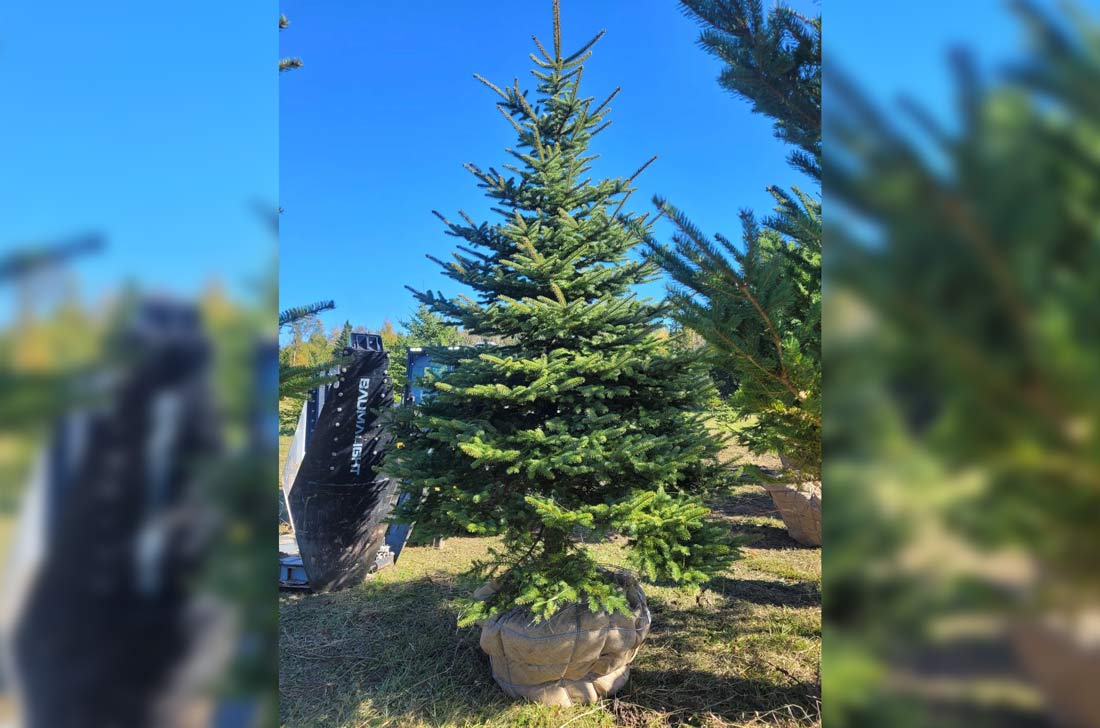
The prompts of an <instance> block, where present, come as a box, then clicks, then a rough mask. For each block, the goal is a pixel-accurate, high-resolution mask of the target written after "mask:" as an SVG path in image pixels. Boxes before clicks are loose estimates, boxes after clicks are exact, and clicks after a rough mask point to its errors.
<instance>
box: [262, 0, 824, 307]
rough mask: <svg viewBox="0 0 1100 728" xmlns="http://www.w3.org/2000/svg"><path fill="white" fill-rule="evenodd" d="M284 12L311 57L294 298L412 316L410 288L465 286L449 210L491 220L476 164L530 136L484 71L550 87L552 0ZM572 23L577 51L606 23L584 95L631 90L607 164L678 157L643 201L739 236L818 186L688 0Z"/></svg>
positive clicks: (292, 169) (577, 12) (292, 102)
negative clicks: (448, 230)
mask: <svg viewBox="0 0 1100 728" xmlns="http://www.w3.org/2000/svg"><path fill="white" fill-rule="evenodd" d="M797 5H799V6H801V7H804V8H807V9H810V10H811V11H813V9H814V8H816V7H818V6H817V4H816V3H814V2H812V0H804V1H802V2H799V3H797ZM283 11H284V12H285V13H286V14H287V16H288V17H289V19H290V21H291V26H290V28H289V29H288V30H286V31H284V32H283V34H282V37H281V46H282V50H283V54H284V55H294V56H300V57H301V58H302V59H303V61H304V63H305V66H304V67H303V68H301V69H298V70H296V71H293V72H290V73H286V74H283V77H282V78H281V79H280V107H281V114H280V196H281V197H280V200H281V204H282V206H283V207H284V213H283V215H282V219H281V228H280V246H279V247H280V261H279V263H280V295H281V306H282V307H287V306H290V305H294V304H303V303H307V302H311V301H315V300H319V299H328V298H331V299H334V300H335V301H336V303H337V309H336V310H335V311H332V312H329V313H327V314H325V315H324V317H323V318H324V320H325V323H326V325H328V326H333V325H337V324H339V323H342V322H343V321H344V320H345V319H347V320H350V321H351V322H352V324H353V325H363V326H367V327H377V326H380V325H381V324H382V322H383V321H384V320H385V319H387V318H388V319H390V320H392V321H393V322H394V324H395V325H396V324H397V323H398V321H399V320H400V319H401V318H404V317H406V316H407V315H408V314H409V313H410V312H411V310H412V309H413V307H414V300H413V298H412V295H411V294H410V293H409V292H408V291H406V290H405V288H404V286H405V285H406V284H408V285H411V286H413V287H414V288H418V289H423V288H427V287H432V288H440V289H442V290H443V291H444V292H446V293H454V292H457V291H458V290H459V289H458V288H457V287H456V286H454V285H451V281H450V280H449V279H446V278H444V277H443V276H442V275H441V274H440V273H439V268H438V266H437V265H436V264H434V263H432V262H430V261H428V260H426V259H425V257H424V256H425V254H429V253H430V254H432V255H435V256H437V257H440V258H443V259H447V258H448V257H449V253H450V251H451V250H452V249H453V244H454V239H453V238H450V237H448V236H446V235H444V233H443V228H442V225H441V224H440V223H439V221H438V220H437V219H436V218H435V217H434V216H433V215H432V214H431V211H432V210H433V209H437V210H439V211H440V212H442V213H444V214H445V215H448V216H452V217H453V216H454V213H455V212H456V211H457V210H459V209H462V210H465V211H466V212H468V213H469V214H471V216H473V217H474V218H475V219H476V220H482V219H486V218H487V214H486V213H487V211H488V210H487V208H488V201H487V200H486V199H485V198H484V197H483V196H482V195H481V190H479V189H478V188H477V186H476V184H475V180H474V178H473V177H472V176H470V174H469V173H468V172H466V171H465V170H464V169H463V168H462V164H463V163H464V162H475V163H477V164H478V165H479V166H483V167H484V166H489V165H493V164H500V163H501V162H504V161H506V155H505V153H504V148H505V147H508V146H512V145H513V143H514V131H513V130H512V129H511V127H510V126H509V125H508V123H507V122H506V121H505V120H504V119H503V118H501V116H500V115H499V113H498V112H497V110H496V108H495V105H494V98H495V96H494V95H493V93H492V92H491V91H490V90H488V89H486V88H485V87H484V86H482V85H481V84H480V83H478V82H477V81H476V80H474V78H473V74H474V73H475V72H477V73H480V74H481V75H483V76H485V77H486V78H488V79H490V80H492V81H494V82H498V83H510V82H511V81H512V79H513V78H516V77H519V78H520V81H521V84H527V85H528V86H533V83H532V82H533V81H534V79H533V78H532V77H531V76H530V74H529V70H530V69H531V68H532V66H533V64H532V62H531V61H530V59H529V58H528V54H529V53H530V52H532V51H533V50H534V45H533V43H532V41H531V35H532V33H534V34H537V35H538V36H539V37H540V38H541V39H543V40H544V42H549V39H550V36H551V14H550V2H549V0H546V1H545V2H543V1H541V0H539V1H537V2H507V1H505V0H477V1H476V2H456V3H443V2H437V3H423V2H419V3H396V2H363V1H362V0H325V1H324V2H317V1H316V0H309V1H306V0H287V1H286V2H285V3H284V5H283ZM562 28H563V30H562V35H563V45H564V47H565V48H566V49H567V50H568V49H570V48H573V49H575V48H577V47H579V46H580V45H581V44H582V43H584V42H585V41H587V40H588V39H589V38H590V37H592V36H593V35H595V34H596V33H597V32H598V31H599V30H601V29H603V28H606V29H607V35H606V36H605V37H604V39H603V40H602V41H600V43H599V44H597V46H596V48H595V55H594V56H593V57H592V59H591V60H590V61H589V62H588V63H587V67H586V70H585V76H584V84H583V87H582V91H584V92H585V93H586V95H590V96H594V97H596V98H597V99H602V98H603V97H604V96H606V95H607V94H608V93H610V92H611V91H612V90H613V89H614V88H615V87H616V86H622V89H623V90H622V93H620V95H619V96H618V97H617V98H616V100H615V101H614V102H613V103H612V113H611V118H612V119H613V121H614V123H613V125H612V126H611V127H610V128H609V129H608V130H607V131H605V132H603V133H602V134H601V135H600V136H599V137H597V138H596V140H595V142H594V145H593V150H594V151H596V152H599V153H600V154H601V155H602V157H601V159H600V160H599V161H598V162H597V165H596V168H595V172H596V173H600V174H604V175H606V176H618V175H624V176H625V175H629V174H630V173H632V172H633V171H634V170H635V169H637V168H638V167H639V166H640V165H641V164H642V163H643V162H645V161H646V159H648V158H649V157H650V156H652V155H653V154H657V155H659V157H660V158H659V159H658V161H657V162H656V163H655V164H653V165H652V166H651V167H650V168H649V169H647V170H646V172H645V173H644V174H643V175H642V176H641V177H640V178H639V180H638V186H639V190H638V192H636V193H635V194H634V196H633V197H632V198H631V202H632V204H633V206H634V209H635V210H638V211H646V210H649V209H651V207H652V205H651V203H650V199H651V198H652V196H653V195H654V194H661V195H664V196H666V197H668V198H669V199H670V200H672V201H673V202H674V203H676V204H678V205H679V206H680V207H682V208H684V209H685V210H687V211H688V212H689V214H690V215H691V216H692V218H693V219H694V220H695V221H696V222H697V223H698V224H699V225H701V226H702V227H703V228H704V229H705V230H707V231H715V232H720V231H725V232H727V233H731V234H734V235H736V234H737V231H738V230H739V222H738V219H737V213H738V210H739V209H740V208H741V207H752V208H755V209H757V210H759V211H763V212H767V211H770V209H771V206H772V199H771V197H770V196H769V195H768V194H767V192H766V191H765V186H766V185H768V184H780V185H784V186H786V185H790V184H791V183H801V182H803V180H801V179H800V178H799V176H798V174H797V173H795V172H794V171H792V170H790V169H789V168H788V167H787V165H786V163H785V157H786V153H787V150H786V149H785V148H784V147H783V146H782V145H781V144H780V143H779V142H778V141H776V140H775V139H774V138H773V136H772V131H771V126H770V122H769V121H768V120H767V119H765V118H763V117H761V116H755V115H753V114H751V113H750V111H749V108H748V106H747V104H746V103H745V102H743V101H739V100H737V99H735V98H734V97H733V96H732V95H730V94H729V93H727V92H725V91H723V90H722V89H721V88H719V86H718V85H717V83H716V82H715V78H716V76H717V74H718V72H719V69H720V64H719V63H718V62H717V61H715V60H714V59H712V58H711V57H709V56H708V55H706V54H705V53H703V52H702V51H701V50H700V49H699V48H698V47H697V46H696V45H695V39H696V37H697V35H698V27H697V26H696V25H695V24H694V23H693V22H692V21H690V20H689V19H687V18H685V17H683V15H682V14H681V12H680V10H679V8H678V6H677V4H676V3H675V2H671V0H639V1H638V2H630V3H626V2H619V1H614V0H584V1H583V2H581V1H580V0H564V1H563V3H562ZM669 229H670V227H669V226H668V225H667V224H661V225H660V227H659V228H658V232H659V233H660V234H661V236H662V237H665V238H667V234H668V232H669ZM662 291H663V286H661V285H657V284H654V285H652V286H649V287H648V288H647V290H646V293H648V294H649V295H654V296H659V295H660V294H661V293H662Z"/></svg>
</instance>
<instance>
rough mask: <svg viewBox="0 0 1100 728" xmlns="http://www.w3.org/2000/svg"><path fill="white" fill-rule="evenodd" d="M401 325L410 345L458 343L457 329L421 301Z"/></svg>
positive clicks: (450, 344)
mask: <svg viewBox="0 0 1100 728" xmlns="http://www.w3.org/2000/svg"><path fill="white" fill-rule="evenodd" d="M401 325H402V326H404V327H405V331H406V332H408V337H409V344H410V345H411V346H454V345H456V344H457V343H458V340H459V335H458V329H456V328H455V327H454V326H451V325H450V324H448V323H447V322H446V321H444V320H443V317H442V316H438V315H436V314H434V313H432V312H431V310H430V309H429V308H428V307H427V306H425V305H424V304H423V303H422V304H420V305H419V306H417V307H416V311H414V312H413V315H412V316H411V317H410V318H409V319H408V320H407V321H402V322H401Z"/></svg>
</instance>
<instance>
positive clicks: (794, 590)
mask: <svg viewBox="0 0 1100 728" xmlns="http://www.w3.org/2000/svg"><path fill="white" fill-rule="evenodd" d="M714 505H715V508H716V511H718V512H719V513H720V514H721V515H722V517H723V518H726V519H727V520H728V521H729V523H730V525H731V528H733V529H734V530H735V531H737V532H739V533H743V534H746V535H747V536H748V537H750V538H752V539H755V542H754V543H753V545H752V546H750V547H749V548H746V549H745V558H744V559H742V560H741V561H738V562H735V563H734V564H733V565H732V566H731V568H730V569H729V570H728V571H727V572H726V573H725V574H723V575H722V576H720V577H719V578H717V579H715V580H714V581H713V582H712V583H711V586H710V588H708V589H707V590H706V591H704V592H703V594H702V595H701V596H700V597H699V598H698V599H696V598H695V597H692V596H687V595H684V594H682V593H680V592H678V591H676V590H675V589H671V588H667V587H662V586H656V585H646V586H645V591H646V595H647V598H648V600H649V605H650V609H651V611H652V613H653V631H652V633H651V634H650V637H649V639H648V640H647V641H646V643H645V645H643V647H642V649H641V651H640V652H639V654H638V657H637V659H636V660H635V662H634V667H633V671H632V674H631V678H630V682H629V683H628V684H627V687H626V688H624V690H623V691H622V692H621V693H620V694H619V695H618V696H616V698H614V699H611V700H607V701H604V702H602V703H600V704H597V705H592V706H584V707H575V708H570V709H558V708H550V707H545V706H540V705H532V704H527V703H521V702H514V701H512V700H510V699H508V698H506V697H505V696H504V694H503V693H501V692H500V690H499V689H498V688H497V687H496V685H495V684H494V683H493V681H492V678H491V675H490V673H489V666H488V658H487V657H485V655H484V654H483V653H482V652H481V649H480V647H479V646H478V636H479V632H478V630H477V629H476V628H468V629H458V628H457V627H456V620H457V613H458V610H457V607H456V604H455V602H456V598H457V597H458V596H459V595H460V591H459V588H460V587H459V586H458V582H457V575H458V574H459V573H460V572H462V571H463V570H464V569H465V568H467V567H468V566H469V564H470V563H471V562H472V561H473V560H474V559H475V558H477V557H479V556H481V555H483V554H484V553H485V550H486V548H487V546H488V545H489V544H490V543H491V541H492V540H491V539H478V538H457V539H449V540H448V541H447V542H446V543H445V545H444V547H443V548H442V549H435V548H432V547H430V546H425V547H413V546H410V547H408V548H406V549H405V550H404V552H402V554H401V559H400V561H399V562H398V564H397V565H396V566H395V567H393V568H390V569H387V570H385V571H383V572H381V573H379V574H377V575H376V576H374V577H371V578H368V579H367V580H366V581H365V582H364V583H362V584H360V585H358V586H356V587H354V588H351V589H348V590H346V591H343V592H340V593H337V594H324V595H300V594H285V595H284V596H283V597H282V599H281V644H280V648H281V655H282V656H281V679H280V692H281V696H282V700H281V703H282V707H281V710H282V716H281V720H282V723H283V725H285V726H287V727H288V728H313V727H316V728H319V727H321V726H326V727H333V728H341V727H347V728H350V727H351V726H425V727H426V726H432V727H433V728H434V727H440V728H442V727H444V726H445V727H448V728H450V727H454V728H459V727H464V728H466V727H468V728H472V727H473V726H484V727H487V728H488V727H493V728H496V727H500V728H504V727H505V726H529V727H532V728H533V727H536V726H545V727H546V728H558V727H564V726H567V725H568V726H572V727H573V728H595V727H596V726H629V727H632V728H633V727H635V726H637V727H639V728H640V727H642V726H647V727H648V726H678V725H694V726H711V727H715V728H716V727H718V726H723V727H727V726H756V725H775V726H795V725H799V726H801V725H820V718H819V707H818V706H819V698H820V672H819V668H818V666H819V664H820V657H821V610H820V605H821V566H820V554H821V552H820V550H819V549H807V548H802V547H799V546H798V544H796V543H795V542H794V541H792V540H791V539H790V538H789V537H788V536H787V535H786V531H785V529H783V527H782V522H781V521H779V520H778V518H777V517H776V515H775V513H774V511H773V510H772V505H771V500H770V498H769V497H768V496H767V494H766V493H765V492H764V490H763V489H762V488H759V487H756V486H741V487H739V488H738V489H737V490H735V491H734V492H732V493H731V494H730V495H729V496H728V497H726V498H723V499H721V500H720V501H719V502H717V503H715V504H714ZM592 548H593V549H594V550H595V551H596V553H597V554H598V555H599V557H600V558H601V559H602V560H604V561H607V562H609V563H621V562H622V559H623V553H622V551H621V548H620V547H619V546H617V545H615V544H613V543H601V544H596V545H593V546H592Z"/></svg>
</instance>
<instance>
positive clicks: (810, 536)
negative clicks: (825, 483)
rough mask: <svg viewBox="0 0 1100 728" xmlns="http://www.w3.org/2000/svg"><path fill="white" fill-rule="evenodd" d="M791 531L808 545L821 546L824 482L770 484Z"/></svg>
mask: <svg viewBox="0 0 1100 728" xmlns="http://www.w3.org/2000/svg"><path fill="white" fill-rule="evenodd" d="M764 488H766V489H767V491H768V493H770V494H771V497H772V502H774V503H775V507H776V509H777V510H778V511H779V515H780V517H782V518H783V525H785V526H786V527H787V533H789V534H790V535H791V538H793V539H794V540H795V541H798V542H799V543H800V544H804V545H806V546H820V545H821V483H820V482H819V481H818V482H810V483H799V484H797V485H785V484H781V483H780V484H775V483H766V484H764Z"/></svg>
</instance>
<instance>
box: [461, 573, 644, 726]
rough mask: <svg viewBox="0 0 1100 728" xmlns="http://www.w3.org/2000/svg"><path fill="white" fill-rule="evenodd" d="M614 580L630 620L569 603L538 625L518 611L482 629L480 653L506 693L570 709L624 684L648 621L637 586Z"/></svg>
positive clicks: (628, 579) (622, 578) (625, 578)
mask: <svg viewBox="0 0 1100 728" xmlns="http://www.w3.org/2000/svg"><path fill="white" fill-rule="evenodd" d="M617 578H619V579H620V583H621V584H622V585H623V590H624V591H625V592H626V596H627V601H628V602H629V604H630V607H631V609H632V612H633V613H632V614H631V615H629V616H627V615H624V614H607V613H606V612H597V613H593V612H590V611H588V610H587V609H586V608H585V607H584V606H583V605H577V604H573V605H570V606H568V607H565V608H564V609H562V610H561V611H560V612H558V613H557V614H555V615H554V616H553V617H551V618H550V619H548V620H545V621H542V622H538V623H537V624H532V623H531V616H530V614H529V613H528V612H526V611H525V610H524V609H522V608H516V609H513V610H511V611H508V612H505V613H503V614H500V615H497V616H496V617H494V618H493V619H490V620H488V621H487V622H485V623H484V624H483V625H482V626H481V649H482V650H484V651H485V652H486V653H487V654H488V655H489V661H490V663H491V664H492V668H493V679H495V680H496V681H497V684H498V685H500V687H501V688H502V689H503V690H504V692H505V693H507V694H508V695H510V696H512V697H514V698H524V699H526V700H531V701H533V702H537V703H543V704H545V705H565V706H568V705H576V704H584V703H593V702H596V701H597V700H599V699H601V698H603V697H606V696H608V695H612V694H614V693H615V692H617V691H618V690H619V689H620V688H622V687H623V685H625V684H626V681H627V679H628V678H629V677H630V662H631V661H632V660H633V659H634V655H635V654H636V653H637V652H638V647H639V646H641V644H642V642H643V641H644V640H645V638H646V636H647V635H648V634H649V626H650V622H651V618H650V615H649V607H648V606H646V601H645V595H644V594H642V590H641V587H640V586H639V585H638V582H637V581H636V580H635V579H634V578H633V577H630V576H628V575H621V576H619V577H617Z"/></svg>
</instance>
